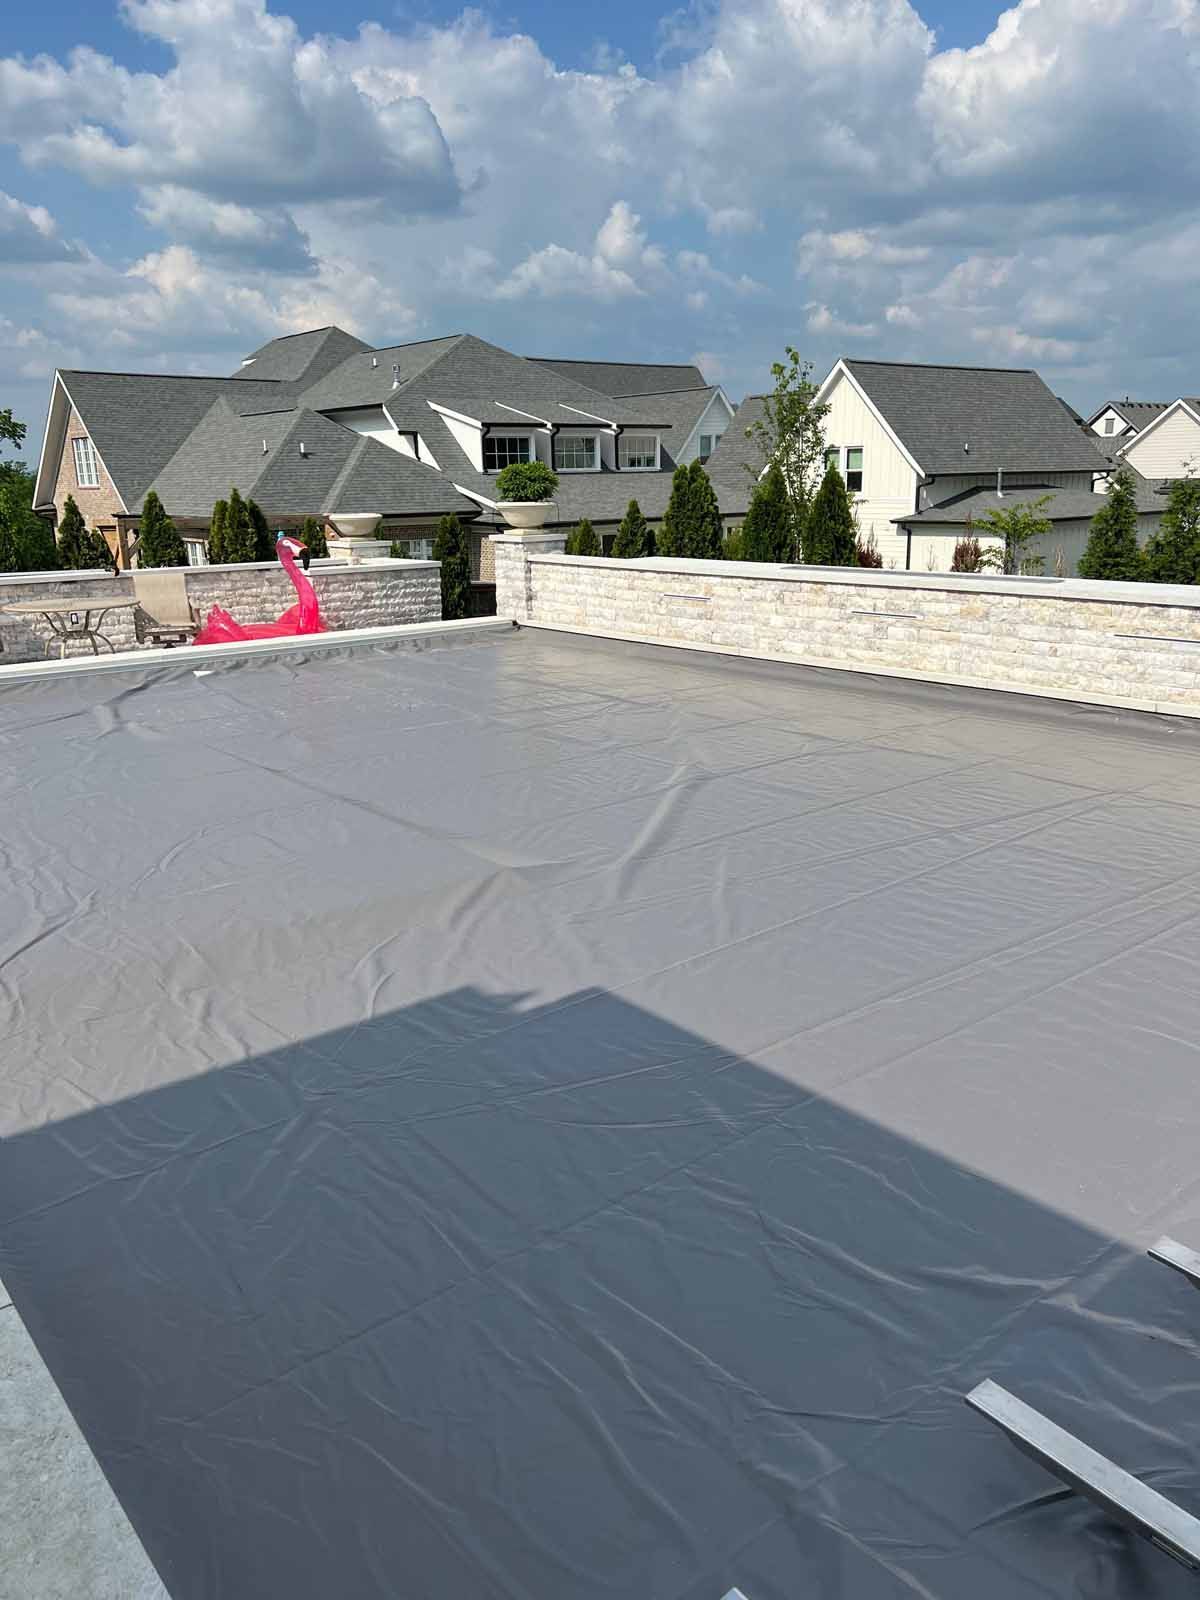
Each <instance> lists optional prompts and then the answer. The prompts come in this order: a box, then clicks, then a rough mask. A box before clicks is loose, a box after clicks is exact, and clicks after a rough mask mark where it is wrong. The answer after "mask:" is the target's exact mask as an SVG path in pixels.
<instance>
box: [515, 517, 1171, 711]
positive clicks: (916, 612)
mask: <svg viewBox="0 0 1200 1600" xmlns="http://www.w3.org/2000/svg"><path fill="white" fill-rule="evenodd" d="M502 567H503V569H504V582H503V584H502V585H501V584H498V591H497V602H498V613H499V615H501V616H512V617H514V618H515V619H516V620H517V621H521V622H526V623H531V624H534V625H537V624H545V625H548V626H555V627H561V628H566V629H569V630H572V631H578V632H581V633H596V634H603V635H612V636H616V637H625V638H638V639H648V640H653V641H656V642H661V643H664V644H676V645H690V646H695V647H697V648H700V649H705V648H709V649H716V650H725V651H730V652H734V653H739V654H746V655H751V656H762V657H769V658H772V659H783V660H794V661H797V662H809V663H814V664H817V665H822V666H831V667H840V668H849V669H852V670H855V671H862V672H884V673H888V672H892V673H897V674H900V675H904V676H910V677H917V678H926V679H930V680H933V681H942V682H951V683H967V684H982V685H986V686H988V687H993V688H1008V689H1013V690H1019V691H1023V692H1028V693H1034V694H1051V695H1055V696H1059V697H1065V698H1069V699H1079V700H1091V701H1102V702H1105V703H1108V702H1116V703H1119V704H1128V705H1133V706H1139V707H1143V708H1145V707H1150V706H1153V707H1156V708H1161V709H1167V710H1170V709H1178V708H1184V707H1186V708H1189V709H1195V710H1197V711H1200V591H1198V590H1195V589H1181V588H1171V587H1166V586H1160V585H1149V584H1112V583H1089V582H1086V581H1085V580H1083V579H1068V580H1066V581H1065V582H1062V583H1053V582H1039V581H1037V580H1024V581H1022V580H1020V579H1001V578H991V579H982V580H981V579H974V578H957V579H955V578H948V577H946V578H941V577H940V578H938V579H937V580H933V579H931V578H929V577H922V576H920V575H918V574H916V573H912V574H909V573H887V572H883V573H873V574H871V575H868V574H866V573H860V572H858V571H857V570H856V571H855V574H854V576H853V577H851V576H850V575H849V574H847V576H846V577H845V578H842V577H840V576H837V575H832V576H831V575H828V574H820V575H818V574H816V573H814V572H812V571H811V570H805V569H803V568H794V569H790V568H778V567H774V568H772V567H752V566H750V565H749V564H742V563H730V564H729V565H726V564H724V563H719V562H705V561H679V562H675V561H664V560H656V561H640V562H638V561H629V562H622V561H603V560H592V559H586V558H579V557H570V556H556V555H545V554H540V553H532V552H529V551H523V550H522V549H521V548H520V546H519V545H516V546H514V545H504V544H498V547H497V570H498V572H499V571H500V569H501V568H502ZM518 568H523V569H524V571H523V574H522V573H521V572H520V571H519V570H518ZM501 598H503V601H504V604H503V606H500V605H499V601H500V599H501Z"/></svg>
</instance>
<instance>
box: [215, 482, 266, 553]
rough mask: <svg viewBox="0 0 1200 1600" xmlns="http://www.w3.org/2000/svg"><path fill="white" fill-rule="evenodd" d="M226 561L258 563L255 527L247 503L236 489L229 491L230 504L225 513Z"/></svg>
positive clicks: (224, 547)
mask: <svg viewBox="0 0 1200 1600" xmlns="http://www.w3.org/2000/svg"><path fill="white" fill-rule="evenodd" d="M222 553H223V556H224V559H225V560H226V561H230V562H243V561H257V560H258V556H257V554H256V553H255V539H254V526H253V524H252V523H251V521H250V512H249V509H248V508H247V506H246V502H245V501H244V500H243V499H242V497H241V495H240V494H239V493H238V492H237V490H236V489H231V490H230V491H229V504H228V506H227V508H226V511H225V536H224V539H223V540H222Z"/></svg>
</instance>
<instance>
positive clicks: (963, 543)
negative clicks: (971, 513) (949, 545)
mask: <svg viewBox="0 0 1200 1600" xmlns="http://www.w3.org/2000/svg"><path fill="white" fill-rule="evenodd" d="M950 571H951V572H982V571H983V546H982V545H981V544H980V542H979V540H978V539H977V538H976V537H975V532H974V524H973V523H972V522H971V521H970V520H969V519H968V521H967V526H966V529H965V530H964V532H963V536H962V538H961V539H959V540H957V541H956V543H955V546H954V558H953V560H952V561H951V563H950Z"/></svg>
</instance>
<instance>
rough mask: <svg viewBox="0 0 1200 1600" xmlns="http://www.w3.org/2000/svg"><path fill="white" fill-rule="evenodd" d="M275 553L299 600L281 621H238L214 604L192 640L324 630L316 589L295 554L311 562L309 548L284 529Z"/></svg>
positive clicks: (284, 635) (227, 639) (219, 640)
mask: <svg viewBox="0 0 1200 1600" xmlns="http://www.w3.org/2000/svg"><path fill="white" fill-rule="evenodd" d="M275 554H276V555H277V556H278V557H279V559H280V561H281V562H282V564H283V569H284V571H285V572H286V573H287V575H288V577H289V578H290V579H291V580H292V585H293V587H294V588H295V591H296V604H295V605H294V606H289V607H288V609H287V610H286V611H285V612H284V613H283V615H282V616H281V617H280V618H279V620H278V622H237V621H235V620H234V618H233V617H231V616H230V615H229V613H228V611H225V610H224V609H223V608H222V607H221V606H214V607H213V608H212V610H211V611H210V612H209V613H208V620H207V621H206V622H205V624H204V626H203V627H202V628H201V629H200V632H199V633H198V634H197V635H196V637H195V639H194V640H193V641H192V642H193V644H235V643H236V642H237V641H238V640H241V639H283V638H287V637H288V636H290V635H292V634H297V633H324V632H325V631H326V629H325V624H324V623H323V622H322V621H321V609H320V607H319V606H318V605H317V591H316V590H315V589H314V588H313V583H312V579H311V578H310V577H309V575H308V573H307V571H304V572H301V570H300V568H299V567H298V566H297V565H296V557H297V556H298V555H303V557H304V565H305V567H306V568H307V566H308V550H307V548H306V547H305V546H304V545H303V544H301V542H300V540H299V539H292V538H289V536H288V535H287V534H285V533H281V534H280V535H279V537H278V538H277V539H276V540H275Z"/></svg>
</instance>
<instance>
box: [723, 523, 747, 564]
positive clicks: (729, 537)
mask: <svg viewBox="0 0 1200 1600" xmlns="http://www.w3.org/2000/svg"><path fill="white" fill-rule="evenodd" d="M721 555H722V556H723V558H724V559H725V560H726V561H745V559H746V537H745V533H744V530H743V529H742V528H730V530H729V532H728V533H727V534H726V535H725V543H724V544H723V545H722V547H721Z"/></svg>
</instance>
